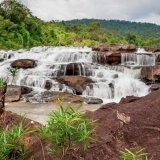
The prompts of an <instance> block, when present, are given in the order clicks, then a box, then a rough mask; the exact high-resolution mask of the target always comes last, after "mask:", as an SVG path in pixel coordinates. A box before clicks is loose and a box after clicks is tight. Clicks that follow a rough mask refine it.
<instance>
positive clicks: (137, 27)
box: [0, 0, 160, 49]
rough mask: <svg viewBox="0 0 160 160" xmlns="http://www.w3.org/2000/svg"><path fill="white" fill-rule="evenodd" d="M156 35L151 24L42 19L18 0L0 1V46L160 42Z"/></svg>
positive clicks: (157, 30) (158, 28) (155, 27)
mask: <svg viewBox="0 0 160 160" xmlns="http://www.w3.org/2000/svg"><path fill="white" fill-rule="evenodd" d="M107 25H108V27H107ZM159 37H160V26H158V25H154V24H148V23H146V24H141V23H135V22H126V21H114V20H110V21H105V20H97V19H83V20H72V21H66V22H65V21H58V22H57V21H54V20H52V21H50V22H45V21H43V20H41V19H39V18H37V17H36V16H34V15H33V14H32V13H31V11H30V10H29V9H28V8H27V7H26V6H25V5H24V4H23V3H21V2H19V0H4V1H3V2H1V3H0V49H20V48H32V47H35V46H93V45H95V44H98V43H114V44H115V43H122V44H134V45H136V46H160V38H159Z"/></svg>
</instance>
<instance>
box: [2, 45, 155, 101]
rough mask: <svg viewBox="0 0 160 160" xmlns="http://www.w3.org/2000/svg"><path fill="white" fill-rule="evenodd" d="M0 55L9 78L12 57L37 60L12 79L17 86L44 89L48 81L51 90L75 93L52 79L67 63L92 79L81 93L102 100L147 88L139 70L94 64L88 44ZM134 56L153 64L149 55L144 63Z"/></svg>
mask: <svg viewBox="0 0 160 160" xmlns="http://www.w3.org/2000/svg"><path fill="white" fill-rule="evenodd" d="M129 54H130V53H129ZM135 54H138V53H135ZM124 55H125V54H122V63H127V62H128V61H130V60H128V57H127V58H125V59H124ZM125 56H126V55H125ZM130 56H131V54H130ZM0 58H4V59H5V60H4V62H0V77H8V73H7V68H8V67H9V66H10V63H11V62H13V61H14V60H17V59H27V58H29V59H34V60H36V63H37V66H36V67H35V68H31V69H20V71H19V74H18V75H17V76H16V79H15V81H14V82H13V84H16V85H25V86H28V87H32V89H33V91H34V92H35V93H40V92H43V91H45V90H46V89H45V85H46V82H47V81H49V83H50V84H51V88H50V91H62V92H64V91H67V92H73V93H74V90H73V89H71V88H70V87H67V86H65V85H64V84H59V83H58V82H56V80H55V79H56V77H58V76H62V75H66V74H67V67H68V66H69V65H72V66H73V68H75V69H74V70H73V74H76V75H77V73H76V67H77V68H78V74H79V75H80V76H89V77H91V78H92V79H93V80H94V81H95V83H93V84H88V86H87V88H86V90H85V91H84V92H83V96H93V97H98V98H102V99H103V100H104V101H105V102H111V101H115V102H118V101H119V100H120V99H121V98H122V97H126V96H129V95H134V96H144V95H146V94H148V90H149V87H148V86H146V85H145V84H144V83H142V82H141V81H140V80H139V79H138V78H139V76H140V69H134V68H132V67H130V68H128V67H125V66H102V65H100V64H97V57H96V53H95V52H93V51H91V48H88V47H34V48H32V49H30V50H18V51H0ZM135 59H136V58H135ZM135 59H134V58H133V60H132V61H133V62H134V64H140V65H145V64H146V65H148V63H149V65H150V64H152V65H153V61H154V60H152V59H150V55H149V60H148V61H146V62H145V63H144V62H142V63H141V61H144V58H143V57H140V58H139V61H138V60H137V59H136V60H135ZM151 61H152V62H151ZM9 83H11V77H9ZM36 95H38V94H35V96H36Z"/></svg>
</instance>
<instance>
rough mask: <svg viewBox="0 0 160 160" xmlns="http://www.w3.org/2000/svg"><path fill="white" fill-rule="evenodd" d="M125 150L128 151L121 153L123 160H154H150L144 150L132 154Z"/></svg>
mask: <svg viewBox="0 0 160 160" xmlns="http://www.w3.org/2000/svg"><path fill="white" fill-rule="evenodd" d="M125 150H126V151H120V153H121V159H122V160H152V158H151V159H148V157H147V155H148V153H144V152H143V151H144V148H143V149H139V150H137V151H135V152H131V151H130V150H128V149H125Z"/></svg>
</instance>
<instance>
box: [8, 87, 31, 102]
mask: <svg viewBox="0 0 160 160" xmlns="http://www.w3.org/2000/svg"><path fill="white" fill-rule="evenodd" d="M31 91H32V89H31V88H29V87H26V86H15V85H8V86H7V92H6V97H5V102H17V101H19V100H20V98H21V95H22V94H27V93H30V92H31Z"/></svg>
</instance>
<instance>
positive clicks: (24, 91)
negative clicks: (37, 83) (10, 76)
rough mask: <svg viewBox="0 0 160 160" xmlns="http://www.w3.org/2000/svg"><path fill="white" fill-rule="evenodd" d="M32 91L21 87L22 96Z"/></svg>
mask: <svg viewBox="0 0 160 160" xmlns="http://www.w3.org/2000/svg"><path fill="white" fill-rule="evenodd" d="M31 91H32V88H29V87H26V86H21V93H22V94H28V93H30V92H31Z"/></svg>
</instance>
